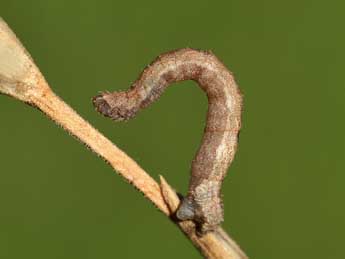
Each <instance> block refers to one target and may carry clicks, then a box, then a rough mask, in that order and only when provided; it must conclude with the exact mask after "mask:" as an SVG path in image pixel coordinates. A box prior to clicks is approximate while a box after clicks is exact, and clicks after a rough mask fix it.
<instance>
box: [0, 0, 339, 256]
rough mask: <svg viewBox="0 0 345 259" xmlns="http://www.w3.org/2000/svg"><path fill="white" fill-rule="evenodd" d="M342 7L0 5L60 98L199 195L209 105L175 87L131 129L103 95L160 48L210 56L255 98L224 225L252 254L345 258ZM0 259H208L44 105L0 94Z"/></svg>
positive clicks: (187, 87) (154, 170) (184, 86)
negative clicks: (197, 158) (199, 157)
mask: <svg viewBox="0 0 345 259" xmlns="http://www.w3.org/2000/svg"><path fill="white" fill-rule="evenodd" d="M344 8H345V4H344V3H343V2H342V1H312V0H310V1H297V0H295V1H273V0H270V1H200V0H199V1H186V0H178V1H177V0H175V1H161V0H160V1H111V0H107V1H105V0H98V1H67V0H64V1H61V0H59V1H57V0H56V1H46V0H45V1H43V0H41V1H19V0H11V1H5V0H1V2H0V15H1V16H2V17H3V18H4V19H5V20H6V21H7V23H8V24H9V25H10V26H11V28H12V29H13V30H14V31H15V32H16V34H17V35H18V37H19V38H20V39H21V41H22V42H23V44H24V45H25V46H26V48H27V49H28V50H29V52H30V53H31V55H32V56H33V58H34V59H35V62H36V63H37V65H38V66H39V68H40V69H41V71H42V73H43V74H44V75H45V77H46V79H47V80H48V81H49V83H50V85H51V87H52V88H53V89H54V91H55V92H56V93H57V94H59V95H60V96H61V97H62V98H63V99H65V100H66V101H67V102H68V103H69V104H70V105H71V106H72V107H74V108H75V109H76V110H77V111H78V112H79V113H80V114H81V115H82V116H84V117H85V118H86V119H87V120H89V121H90V122H91V123H92V124H93V125H95V126H96V127H97V128H98V129H99V130H100V131H102V132H103V133H104V134H105V135H106V136H108V137H109V138H110V139H111V140H113V141H114V142H115V143H116V144H117V145H118V146H119V147H120V148H122V149H123V150H125V151H126V152H127V153H128V154H129V155H130V156H132V157H133V158H134V159H135V160H136V161H137V162H138V163H139V164H140V165H141V166H142V167H143V168H144V169H146V170H147V171H148V172H149V173H150V174H151V175H152V176H153V177H154V178H155V179H157V178H158V177H157V176H158V175H159V174H162V175H164V176H165V177H166V178H167V179H168V181H169V182H170V183H171V184H172V185H173V186H174V187H175V188H176V189H177V190H179V191H181V192H182V193H185V192H186V190H187V184H188V177H189V167H190V161H191V160H192V158H193V156H194V153H195V151H196V149H197V147H198V145H199V142H200V139H201V136H202V131H203V126H204V118H205V112H206V109H207V102H206V98H205V96H204V94H203V93H202V92H201V90H200V89H199V88H198V87H196V85H195V84H194V83H193V82H185V83H180V84H178V85H175V86H174V87H171V88H169V89H168V90H167V91H166V93H165V94H164V95H163V97H162V98H161V99H160V101H159V102H157V103H155V104H154V105H153V106H152V107H150V108H148V109H147V110H145V111H143V112H141V113H140V115H139V116H138V117H137V118H136V119H134V120H133V121H130V122H128V123H124V124H121V123H114V122H112V121H110V120H107V119H105V118H103V117H101V116H99V115H98V114H97V113H96V112H95V111H94V109H93V107H92V105H91V101H90V100H91V97H92V96H93V95H95V94H97V92H98V91H101V90H116V89H117V90H119V89H125V88H127V87H128V86H129V85H130V84H131V82H133V81H134V80H135V79H136V78H137V76H138V74H139V73H140V71H141V70H142V69H143V68H144V67H145V66H146V65H147V64H148V63H150V62H151V61H152V60H153V59H154V58H155V57H156V56H157V55H158V54H160V53H162V52H165V51H168V50H171V49H176V48H182V47H193V48H200V49H211V50H212V51H213V52H214V53H215V54H216V55H217V56H218V57H219V58H220V59H221V60H223V62H224V63H225V64H226V65H227V66H228V67H229V68H230V69H231V70H232V71H233V72H234V74H235V76H236V79H237V82H238V84H239V85H240V88H241V90H242V92H243V93H244V97H245V99H244V114H243V129H242V132H241V140H240V144H239V150H238V153H237V155H236V159H235V162H234V163H233V165H232V166H231V168H230V170H229V175H228V177H227V178H226V181H225V183H224V186H223V194H224V203H225V222H224V224H223V226H224V228H225V229H226V230H227V231H229V232H230V233H231V235H232V236H233V237H234V239H235V240H236V241H237V242H238V243H239V244H240V245H241V247H242V248H243V249H244V250H245V251H246V252H247V254H248V255H249V256H250V258H259V259H267V258H273V259H277V258H279V259H284V258H330V259H333V258H345V250H344V248H343V245H344V230H345V209H344V196H345V188H344V183H345V174H344V169H345V164H344V154H345V141H344V140H345V138H344V127H345V123H344V97H345V89H344V81H345V79H344V78H345V77H344V75H343V70H344V67H345V62H344V57H345V49H344V46H345V36H344V28H343V25H344V22H345V17H344ZM0 107H1V109H0V116H1V122H0V143H1V149H0V157H1V160H0V163H1V166H0V205H1V208H0V258H6V259H7V258H9V259H12V258H35V259H40V258H71V259H78V258H80V259H82V258H83V259H86V258H102V259H105V258H199V257H200V255H199V254H198V253H197V252H196V251H195V250H194V248H193V247H192V246H191V244H190V243H189V242H188V241H187V240H186V239H185V238H184V237H183V235H182V234H181V233H180V232H179V230H178V229H177V228H176V227H175V226H173V224H171V223H170V222H169V221H168V220H167V219H166V218H165V217H164V216H163V215H162V214H161V213H160V212H158V211H157V209H155V208H154V207H153V206H152V205H151V203H149V202H148V201H147V200H145V199H144V198H143V196H142V195H141V194H140V193H138V192H137V191H136V190H135V189H134V188H133V187H131V186H130V185H128V184H127V183H125V182H124V181H123V180H122V179H121V178H120V177H119V176H117V175H116V174H114V172H113V171H112V170H111V168H110V167H109V166H107V165H106V164H105V163H104V162H103V161H102V160H101V159H99V158H98V157H96V156H95V155H94V154H92V153H91V152H89V150H87V149H86V148H85V147H84V146H82V145H81V144H80V143H78V142H77V141H76V140H74V139H73V138H71V137H70V136H69V135H67V134H66V133H65V132H64V131H62V130H61V129H60V128H59V127H57V126H56V125H54V124H53V123H52V122H51V121H49V120H48V119H47V118H45V117H44V116H43V115H42V114H41V113H39V112H37V110H35V109H33V108H31V107H28V106H26V105H24V104H22V103H19V102H18V101H14V100H13V99H11V98H9V97H6V96H0Z"/></svg>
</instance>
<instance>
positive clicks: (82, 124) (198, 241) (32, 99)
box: [0, 18, 246, 259]
mask: <svg viewBox="0 0 345 259" xmlns="http://www.w3.org/2000/svg"><path fill="white" fill-rule="evenodd" d="M0 93H2V94H6V95H9V96H12V97H13V98H15V99H18V100H21V101H23V102H25V103H28V104H30V105H32V106H34V107H36V108H38V109H39V110H41V111H42V112H43V113H44V114H46V115H47V116H48V117H49V118H50V119H52V120H53V121H54V122H55V123H57V124H58V125H60V126H61V127H62V128H63V129H64V130H65V131H67V132H68V133H70V134H71V135H73V136H74V137H76V138H77V139H78V140H79V141H80V142H81V143H83V144H85V145H86V146H87V147H89V148H90V149H91V150H92V151H93V152H95V153H96V154H97V155H98V156H100V157H102V158H103V159H104V160H105V161H106V162H107V163H108V164H110V166H111V167H112V168H113V169H114V170H115V171H116V172H118V173H119V174H120V175H121V176H122V177H123V178H124V179H126V180H127V181H128V182H129V183H130V184H132V185H133V186H134V187H136V188H137V189H138V190H139V191H140V192H142V193H143V194H144V195H145V197H146V198H147V199H148V200H150V201H151V202H152V203H153V204H154V205H155V206H156V207H157V208H158V209H159V210H160V211H162V212H163V213H164V214H165V215H167V216H169V217H170V218H171V219H173V218H172V216H171V215H173V213H174V212H175V210H176V208H177V206H178V204H179V199H178V197H177V196H176V193H175V192H174V191H173V190H172V188H170V187H169V185H168V184H167V183H166V182H165V181H164V180H163V181H162V191H161V188H160V186H159V185H158V184H157V183H156V182H155V181H154V180H153V179H152V177H150V176H149V175H148V174H147V173H146V172H145V171H144V170H143V169H142V168H141V167H140V166H139V165H138V164H137V163H136V162H135V161H134V160H133V159H131V158H130V157H129V156H128V155H126V154H125V153H124V152H123V151H122V150H120V149H119V148H118V147H116V145H114V144H113V143H112V142H111V141H110V140H108V139H107V138H106V137H105V136H103V135H102V134H101V133H100V132H99V131H97V130H96V129H95V128H94V127H92V126H91V125H90V124H89V123H88V122H87V121H85V120H84V119H83V118H82V117H81V116H79V115H78V114H77V113H76V112H75V111H74V110H73V109H72V108H71V107H70V106H68V105H67V104H66V103H65V102H64V101H63V100H61V99H60V98H59V97H58V96H57V95H56V94H54V92H53V91H52V90H51V88H50V87H49V85H48V83H47V82H46V80H45V78H44V77H43V75H42V74H41V72H40V71H39V69H38V68H37V66H36V65H35V64H34V62H33V60H32V58H31V57H30V55H29V53H27V51H26V50H25V49H24V47H23V46H22V44H21V43H20V41H19V40H18V39H17V38H16V36H15V35H14V33H13V32H12V31H11V30H10V28H9V27H8V26H7V24H6V23H5V22H4V21H3V20H2V19H1V18H0ZM162 193H164V198H165V199H166V201H165V200H164V198H163V195H162ZM167 204H169V206H167ZM173 221H174V220H173ZM174 222H175V223H176V221H174ZM177 224H178V225H179V227H180V228H181V229H182V231H183V232H184V233H185V234H186V236H187V237H188V238H189V239H190V240H191V241H192V242H193V244H194V245H195V246H196V247H197V248H198V249H199V250H200V251H201V253H202V254H203V255H204V256H206V257H207V258H231V259H235V258H246V256H245V255H244V254H243V252H241V250H240V249H239V248H238V246H237V245H235V243H234V241H232V240H231V239H230V238H229V237H228V236H227V235H226V233H225V232H224V231H223V230H221V229H220V228H219V229H218V230H216V231H213V232H210V233H208V234H206V235H203V236H202V237H199V236H197V234H196V231H195V226H194V223H193V222H191V221H186V222H177Z"/></svg>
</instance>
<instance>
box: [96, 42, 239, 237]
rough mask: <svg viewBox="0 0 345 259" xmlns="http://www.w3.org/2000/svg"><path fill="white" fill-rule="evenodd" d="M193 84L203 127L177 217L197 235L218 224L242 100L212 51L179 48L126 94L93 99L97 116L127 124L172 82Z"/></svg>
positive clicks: (149, 68) (162, 57)
mask: <svg viewBox="0 0 345 259" xmlns="http://www.w3.org/2000/svg"><path fill="white" fill-rule="evenodd" d="M183 80H194V81H195V82H197V83H198V85H199V86H200V87H201V89H202V90H204V91H205V92H206V94H207V97H208V113H207V123H206V127H205V132H204V136H203V139H202V143H201V146H200V148H199V151H198V152H197V154H196V156H195V158H194V160H193V162H192V175H191V178H190V183H189V190H188V194H187V196H186V197H185V198H184V199H183V201H182V203H181V205H180V207H179V209H178V210H177V213H176V216H177V218H178V219H180V220H193V221H194V222H196V223H197V226H198V230H199V232H201V233H205V232H206V231H211V230H213V229H215V228H216V227H217V226H218V225H219V224H220V223H221V222H222V221H223V205H222V200H221V196H220V188H221V184H222V181H223V179H224V177H225V174H226V172H227V169H228V167H229V165H230V163H231V162H232V160H233V158H234V155H235V152H236V146H237V141H238V134H239V130H240V127H241V106H242V96H241V94H240V91H239V88H238V87H237V85H236V83H235V80H234V77H233V76H232V74H231V72H230V71H229V70H228V69H227V68H226V67H225V66H224V65H223V64H222V63H221V62H220V61H219V60H218V59H217V57H216V56H214V55H213V54H212V53H211V52H207V51H200V50H194V49H180V50H175V51H171V52H168V53H165V54H162V55H160V56H159V57H158V58H157V59H156V60H154V61H153V62H152V63H151V64H150V65H149V66H147V67H146V68H145V70H144V71H143V72H142V74H141V75H140V76H139V78H138V79H137V80H136V81H135V82H134V83H133V85H132V86H131V87H130V89H129V90H127V91H123V92H114V93H107V92H105V93H101V94H100V95H98V96H95V97H94V98H93V104H94V106H95V107H96V109H97V111H98V112H100V113H102V114H103V115H104V116H106V117H110V118H112V119H113V120H118V121H121V120H128V119H130V118H132V117H134V116H135V115H136V113H137V112H138V111H139V110H140V109H143V108H145V107H147V106H149V105H150V104H151V103H152V102H154V101H155V100H157V99H158V98H159V97H160V95H161V94H162V93H163V91H164V89H165V88H167V87H168V86H169V85H170V84H171V83H174V82H178V81H183Z"/></svg>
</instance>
